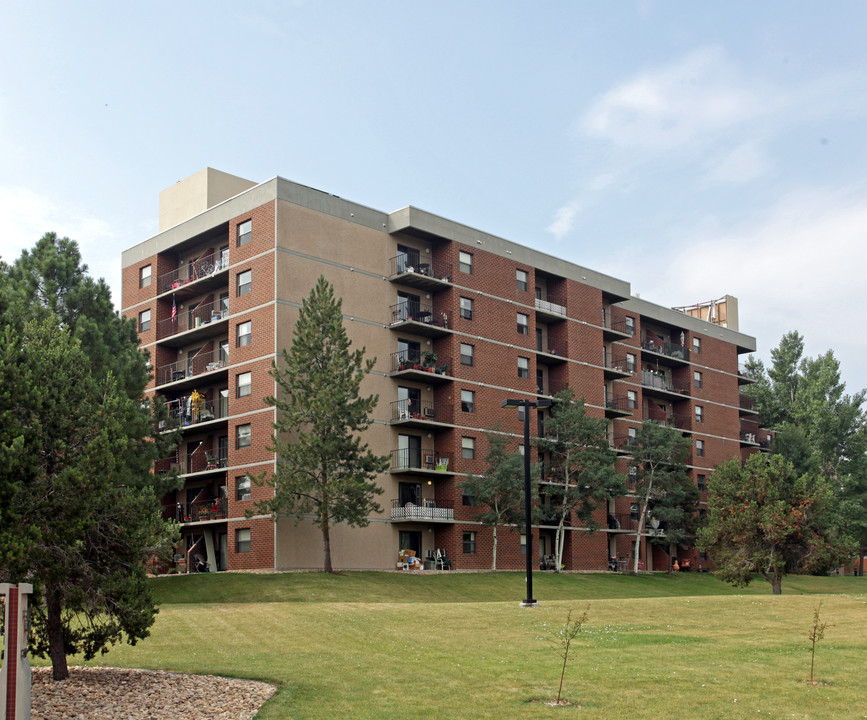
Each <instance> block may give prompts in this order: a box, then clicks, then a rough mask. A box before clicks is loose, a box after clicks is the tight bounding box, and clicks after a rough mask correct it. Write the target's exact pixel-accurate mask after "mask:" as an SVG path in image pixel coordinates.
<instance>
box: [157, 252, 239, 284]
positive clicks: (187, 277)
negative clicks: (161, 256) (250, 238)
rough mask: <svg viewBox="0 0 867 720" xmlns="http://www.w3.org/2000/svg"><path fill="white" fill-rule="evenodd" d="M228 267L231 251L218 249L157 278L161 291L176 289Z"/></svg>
mask: <svg viewBox="0 0 867 720" xmlns="http://www.w3.org/2000/svg"><path fill="white" fill-rule="evenodd" d="M228 267H229V251H228V250H223V251H220V250H218V251H216V252H213V253H210V254H209V255H203V256H202V257H200V258H197V259H195V260H192V261H190V262H188V263H186V264H185V265H184V266H183V267H180V268H178V269H177V270H170V271H169V272H167V273H164V274H162V275H160V276H159V278H158V279H157V283H158V287H159V288H160V291H161V292H167V291H168V290H176V289H177V288H179V287H182V286H184V285H188V284H190V283H193V282H195V281H196V280H201V279H203V278H208V277H211V276H212V275H214V274H216V273H218V272H221V271H223V270H225V269H227V268H228Z"/></svg>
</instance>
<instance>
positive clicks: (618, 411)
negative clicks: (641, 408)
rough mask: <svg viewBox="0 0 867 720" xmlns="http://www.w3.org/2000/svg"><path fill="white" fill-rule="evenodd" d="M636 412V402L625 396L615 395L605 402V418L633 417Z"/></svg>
mask: <svg viewBox="0 0 867 720" xmlns="http://www.w3.org/2000/svg"><path fill="white" fill-rule="evenodd" d="M633 410H635V400H632V399H630V398H629V397H626V396H625V395H615V396H614V397H610V398H608V399H606V400H605V417H609V418H610V417H624V416H626V415H632V411H633Z"/></svg>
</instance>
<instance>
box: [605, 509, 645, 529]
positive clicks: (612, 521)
mask: <svg viewBox="0 0 867 720" xmlns="http://www.w3.org/2000/svg"><path fill="white" fill-rule="evenodd" d="M608 529H609V530H633V531H635V530H638V516H637V515H631V514H629V513H608Z"/></svg>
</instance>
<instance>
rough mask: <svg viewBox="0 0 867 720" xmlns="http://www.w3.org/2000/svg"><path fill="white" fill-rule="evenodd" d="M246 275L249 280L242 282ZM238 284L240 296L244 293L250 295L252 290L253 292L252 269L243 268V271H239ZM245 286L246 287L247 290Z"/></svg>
mask: <svg viewBox="0 0 867 720" xmlns="http://www.w3.org/2000/svg"><path fill="white" fill-rule="evenodd" d="M245 275H246V276H247V282H242V279H243V278H244V276H245ZM237 286H238V289H237V293H238V297H243V296H244V295H249V294H250V293H251V292H253V271H252V269H250V270H243V271H242V272H239V273H238V277H237ZM244 288H246V290H245V289H244Z"/></svg>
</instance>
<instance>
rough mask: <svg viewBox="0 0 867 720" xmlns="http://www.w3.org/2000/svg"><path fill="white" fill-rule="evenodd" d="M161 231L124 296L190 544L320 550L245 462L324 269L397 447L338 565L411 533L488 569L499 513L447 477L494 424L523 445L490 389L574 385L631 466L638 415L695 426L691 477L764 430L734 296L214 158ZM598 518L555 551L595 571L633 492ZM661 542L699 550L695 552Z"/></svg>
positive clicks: (269, 412)
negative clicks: (628, 273)
mask: <svg viewBox="0 0 867 720" xmlns="http://www.w3.org/2000/svg"><path fill="white" fill-rule="evenodd" d="M159 229H160V231H159V233H158V234H157V235H156V236H154V237H153V238H151V239H149V240H146V241H145V242H143V243H141V244H139V245H136V246H135V247H133V248H130V249H128V250H126V251H125V252H124V253H123V300H122V305H123V313H124V314H125V315H126V316H128V317H132V318H137V319H138V324H139V328H140V334H141V339H142V345H143V347H144V348H145V349H147V350H148V351H149V353H150V360H151V366H152V370H153V381H152V383H151V386H150V390H149V392H155V393H159V394H160V395H162V396H163V397H165V398H166V399H167V401H168V402H169V403H170V407H171V409H172V413H173V414H174V416H175V417H176V418H177V419H178V421H179V422H180V424H181V425H182V428H183V441H182V443H181V445H180V447H179V449H178V452H177V454H176V455H175V456H174V457H172V458H167V459H166V460H165V461H163V463H162V465H163V466H164V467H168V465H177V466H178V468H179V470H180V472H181V473H182V476H183V478H184V488H183V489H182V490H180V491H178V492H177V494H176V495H174V496H172V497H169V498H166V499H165V508H166V513H167V515H168V516H170V517H176V518H177V519H178V520H179V521H180V522H181V523H182V530H183V546H182V547H180V548H179V549H178V555H177V556H176V557H178V558H179V559H180V561H181V563H183V562H185V561H186V560H188V559H189V558H190V557H196V556H198V557H200V558H202V559H206V560H207V562H208V565H209V568H210V569H211V570H214V569H218V570H224V569H228V570H235V569H253V568H275V569H290V568H321V567H322V547H321V535H320V533H319V531H318V530H317V529H316V528H314V527H313V526H312V525H311V524H310V523H309V522H306V521H302V522H300V523H299V524H297V525H296V523H295V521H294V520H293V519H290V518H280V519H279V520H278V521H277V522H276V523H275V522H272V520H271V518H270V517H255V516H254V517H252V518H247V517H246V515H245V513H246V512H247V511H249V510H251V509H252V508H253V506H254V503H255V502H256V501H257V500H259V499H261V498H262V497H263V494H264V493H267V492H268V488H267V487H262V486H258V485H256V484H254V483H251V482H250V480H249V476H250V475H251V474H259V473H262V472H266V473H267V472H269V471H271V470H272V469H273V467H274V463H275V457H274V454H273V453H269V452H268V450H267V449H266V448H267V445H268V444H269V437H270V433H271V423H272V422H273V421H274V419H275V416H274V409H273V408H269V407H267V406H265V405H264V403H263V402H262V398H263V397H265V396H267V395H270V394H273V393H274V392H275V384H274V381H273V379H272V378H271V377H270V376H269V370H270V368H271V366H272V363H273V362H274V360H275V359H276V358H277V357H278V354H279V353H280V351H281V350H282V349H283V348H284V347H289V346H290V345H291V342H292V330H293V327H294V323H295V320H296V318H297V315H298V311H299V308H300V306H301V302H302V300H303V299H304V298H305V297H307V295H308V294H309V292H310V289H311V288H312V286H313V284H314V282H315V280H316V278H317V277H318V276H319V275H325V277H326V278H328V280H329V281H330V282H331V283H332V284H333V285H334V288H335V292H336V295H337V296H339V297H342V298H343V310H344V314H345V318H344V320H345V326H346V328H347V331H348V334H349V337H350V339H351V340H352V342H353V347H360V346H365V347H366V348H367V357H373V356H375V357H376V365H375V368H374V371H373V372H372V373H371V374H370V375H369V376H368V377H367V379H366V380H365V385H364V386H363V388H362V392H364V393H365V394H371V393H377V394H378V395H379V398H380V401H379V404H378V406H377V408H376V410H375V412H374V417H375V422H374V424H373V425H372V427H371V428H370V429H369V431H368V433H367V438H366V440H367V441H368V442H369V443H370V445H371V447H372V449H373V450H374V452H376V453H378V454H382V455H388V456H389V457H390V458H391V467H390V470H389V471H388V472H387V473H384V474H383V475H381V476H380V478H379V482H380V484H381V486H382V487H383V489H384V491H385V492H384V494H383V495H381V496H380V498H379V500H380V503H381V504H382V506H383V512H382V513H381V514H379V515H376V516H373V517H371V518H370V524H369V525H368V526H367V527H365V528H359V529H353V528H349V527H346V526H344V525H338V526H337V527H335V528H334V530H333V532H332V553H333V561H334V566H335V567H337V568H393V567H395V563H396V561H397V557H398V551H399V549H402V548H411V549H414V550H415V551H416V552H417V554H418V555H419V557H427V556H429V555H430V554H431V553H432V552H433V551H434V550H435V549H437V548H443V549H445V550H446V551H447V553H448V555H449V556H450V558H451V559H452V561H453V563H454V566H455V567H456V568H458V569H470V568H481V569H484V568H489V567H490V564H491V532H490V529H488V528H486V527H483V526H481V525H480V524H479V523H478V522H477V521H476V520H475V514H476V512H477V508H475V507H473V506H472V499H471V498H467V497H464V496H463V495H462V493H461V486H460V482H461V480H462V478H464V477H465V476H466V474H467V473H470V472H472V473H477V474H478V473H481V472H482V471H483V468H484V457H485V455H486V453H487V440H486V435H485V433H486V431H487V430H489V429H490V428H492V427H493V426H494V425H495V423H497V422H499V423H500V424H501V426H502V429H503V430H505V431H507V432H510V433H513V434H514V436H515V438H516V442H519V440H518V438H519V437H520V436H521V433H522V427H523V425H522V422H521V421H520V420H519V417H518V411H517V410H514V409H503V408H501V403H502V401H503V399H504V398H507V397H523V398H528V399H535V398H537V397H538V396H540V395H541V396H548V395H552V394H554V393H555V392H557V391H558V390H560V389H562V388H564V387H566V386H570V387H572V388H573V389H574V391H575V393H576V395H578V396H579V397H580V396H583V397H584V398H585V400H586V403H587V406H588V408H589V409H590V412H591V413H592V414H594V415H596V416H598V417H605V418H607V419H608V424H609V440H610V443H611V445H612V447H614V448H615V449H617V450H618V452H619V454H620V459H619V460H618V461H617V467H618V469H619V470H620V471H622V472H626V469H627V457H628V456H627V454H626V450H627V446H628V441H629V437H630V435H632V434H633V433H634V432H635V431H636V429H637V428H638V426H639V425H640V424H641V423H642V422H643V421H644V420H646V419H650V420H655V421H658V422H662V423H666V424H673V425H674V426H675V427H677V428H678V429H680V430H682V431H683V432H684V433H685V434H687V435H689V437H690V438H691V439H692V440H693V453H692V457H691V459H690V461H689V467H690V473H691V474H692V476H693V477H694V479H695V482H696V483H697V484H698V485H699V487H700V488H702V487H703V483H704V480H705V478H706V477H707V475H708V474H709V473H710V472H711V471H712V469H713V467H714V466H715V465H716V464H718V463H720V462H722V461H724V460H728V459H731V458H733V457H742V456H743V455H744V454H748V453H750V452H755V451H756V450H758V449H760V448H761V446H762V445H763V444H764V443H765V442H766V440H767V436H766V434H764V433H763V431H760V430H759V427H758V424H757V415H756V413H755V412H754V411H752V409H751V406H750V404H749V399H748V398H745V397H744V396H743V395H742V394H740V392H739V388H740V387H741V386H742V385H743V384H744V383H746V382H750V380H749V379H748V378H746V377H745V376H744V375H743V373H742V372H740V371H739V365H738V356H739V354H741V353H746V352H750V351H754V350H755V340H754V339H753V338H752V337H749V336H747V335H743V334H741V333H740V332H738V327H737V305H736V301H735V300H734V298H727V300H728V302H727V303H726V305H725V307H726V308H727V312H725V313H722V312H721V313H720V315H722V316H724V317H725V322H724V323H720V322H708V321H707V320H704V319H700V318H701V317H702V316H701V314H700V312H687V311H686V310H685V309H684V310H681V311H679V310H674V309H670V308H666V307H661V306H658V305H654V304H652V303H650V302H647V301H645V300H641V299H638V298H635V297H632V296H631V293H630V286H629V284H628V283H627V282H624V281H622V280H617V279H615V278H612V277H609V276H606V275H603V274H600V273H598V272H594V271H593V270H589V269H587V268H583V267H580V266H577V265H574V264H572V263H570V262H567V261H565V260H561V259H559V258H556V257H552V256H549V255H545V254H543V253H540V252H537V251H535V250H532V249H530V248H527V247H523V246H521V245H518V244H516V243H513V242H509V241H507V240H504V239H502V238H499V237H495V236H492V235H488V234H486V233H484V232H480V231H478V230H474V229H472V228H469V227H466V226H464V225H461V224H459V223H456V222H453V221H451V220H446V219H444V218H441V217H438V216H436V215H432V214H430V213H427V212H424V211H422V210H418V209H417V208H414V207H405V208H403V209H401V210H398V211H396V212H393V213H383V212H379V211H377V210H372V209H370V208H367V207H363V206H361V205H357V204H355V203H352V202H349V201H347V200H344V199H341V198H339V197H336V196H334V195H329V194H328V193H324V192H321V191H318V190H314V189H311V188H308V187H304V186H301V185H298V184H296V183H292V182H289V181H287V180H284V179H282V178H279V177H277V178H274V179H272V180H269V181H267V182H264V183H261V184H256V183H253V182H250V181H247V180H243V179H241V178H238V177H234V176H232V175H227V174H225V173H221V172H218V171H215V170H213V169H210V168H208V169H205V170H203V171H201V172H199V173H197V174H195V175H193V176H192V177H190V178H188V179H186V180H184V181H182V182H179V183H177V184H176V185H174V186H172V187H171V188H168V189H167V190H165V191H163V192H162V193H161V195H160V225H159ZM696 307H697V306H696ZM720 307H721V308H722V305H721V306H720ZM695 315H698V317H696V316H695ZM704 317H707V313H705V316H704ZM534 422H535V420H534ZM534 427H535V425H534ZM542 490H544V488H542ZM597 520H598V522H599V524H600V526H601V528H600V529H599V530H597V531H596V532H595V533H592V534H591V533H588V532H587V530H586V529H584V528H581V527H577V526H575V525H574V524H573V525H570V526H569V527H568V532H567V538H566V542H565V550H564V564H565V566H566V568H567V569H605V568H606V567H607V563H608V558H609V557H610V556H612V555H614V556H626V555H627V554H629V553H630V550H631V547H630V542H631V538H632V537H633V534H632V533H631V532H630V531H632V530H633V528H634V527H636V522H637V509H636V505H635V502H634V498H630V497H628V496H627V497H619V498H612V499H611V500H610V501H609V507H608V509H607V513H606V512H604V511H602V512H601V513H600V515H599V517H598V518H597ZM533 537H534V543H533V547H534V552H538V554H539V555H540V557H541V556H545V555H547V554H549V553H551V552H553V539H554V528H553V527H548V526H545V525H544V524H541V525H540V526H539V527H534V528H533ZM522 547H523V542H522V537H521V536H520V535H519V534H518V533H517V531H512V532H509V531H501V532H500V542H499V552H498V566H499V567H503V568H510V567H511V568H515V569H520V568H522V567H523V566H524V558H523V555H522ZM667 550H669V548H661V547H658V546H652V545H651V544H650V543H647V542H643V543H642V548H641V559H642V561H644V562H645V564H646V567H647V568H648V569H653V568H657V569H665V568H667V567H668V565H669V562H670V560H671V558H670V556H669V554H668V553H667V552H666V551H667ZM672 550H673V551H674V552H675V553H676V555H677V556H678V557H679V558H684V557H691V558H692V560H693V567H696V566H697V565H698V562H699V560H700V559H699V557H698V554H697V551H695V549H693V548H674V549H672ZM191 551H192V552H191ZM648 552H649V556H648ZM191 562H192V561H191ZM181 566H182V565H181Z"/></svg>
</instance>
